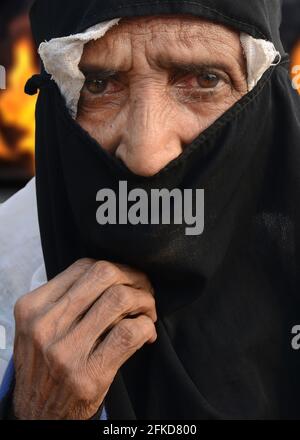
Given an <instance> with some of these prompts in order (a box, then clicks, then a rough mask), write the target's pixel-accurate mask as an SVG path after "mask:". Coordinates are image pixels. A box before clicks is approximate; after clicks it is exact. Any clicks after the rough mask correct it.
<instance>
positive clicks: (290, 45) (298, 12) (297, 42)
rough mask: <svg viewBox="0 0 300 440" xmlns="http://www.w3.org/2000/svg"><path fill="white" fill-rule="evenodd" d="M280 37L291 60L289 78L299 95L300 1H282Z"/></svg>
mask: <svg viewBox="0 0 300 440" xmlns="http://www.w3.org/2000/svg"><path fill="white" fill-rule="evenodd" d="M281 37H282V41H283V45H284V48H285V50H286V51H287V52H288V53H289V54H290V58H291V65H290V69H291V77H292V79H294V83H295V85H298V86H299V87H298V92H299V94H300V81H299V79H298V78H299V74H300V1H299V0H283V8H282V24H281Z"/></svg>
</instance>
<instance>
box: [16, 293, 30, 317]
mask: <svg viewBox="0 0 300 440" xmlns="http://www.w3.org/2000/svg"><path fill="white" fill-rule="evenodd" d="M14 316H15V320H16V322H24V321H27V320H28V319H29V318H30V296H29V294H26V295H23V296H21V297H20V298H19V299H18V300H17V301H16V303H15V306H14Z"/></svg>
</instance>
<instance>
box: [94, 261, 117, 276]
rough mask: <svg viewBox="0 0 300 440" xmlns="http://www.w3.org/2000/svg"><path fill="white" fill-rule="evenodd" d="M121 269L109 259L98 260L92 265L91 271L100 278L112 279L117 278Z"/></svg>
mask: <svg viewBox="0 0 300 440" xmlns="http://www.w3.org/2000/svg"><path fill="white" fill-rule="evenodd" d="M118 271H119V269H118V268H117V266H116V265H114V264H113V263H110V262H109V261H102V260H101V261H96V263H94V264H93V266H92V267H91V273H92V275H94V276H95V277H97V278H98V279H99V278H100V279H101V280H111V279H114V278H116V276H117V274H118Z"/></svg>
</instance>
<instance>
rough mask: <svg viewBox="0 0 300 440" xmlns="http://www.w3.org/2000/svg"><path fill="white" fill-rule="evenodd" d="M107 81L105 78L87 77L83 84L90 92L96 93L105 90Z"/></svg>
mask: <svg viewBox="0 0 300 440" xmlns="http://www.w3.org/2000/svg"><path fill="white" fill-rule="evenodd" d="M108 82H109V81H108V80H107V79H87V80H86V81H85V86H86V88H87V90H88V91H89V92H90V93H93V94H94V95H98V94H101V93H104V92H105V90H106V88H107V86H108Z"/></svg>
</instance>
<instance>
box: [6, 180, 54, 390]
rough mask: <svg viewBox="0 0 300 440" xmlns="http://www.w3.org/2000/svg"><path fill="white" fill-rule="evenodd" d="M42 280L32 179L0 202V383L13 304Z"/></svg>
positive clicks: (10, 344) (10, 340) (9, 347)
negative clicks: (2, 338) (2, 342)
mask: <svg viewBox="0 0 300 440" xmlns="http://www.w3.org/2000/svg"><path fill="white" fill-rule="evenodd" d="M46 280H47V278H46V273H45V266H44V259H43V255H42V248H41V242H40V233H39V226H38V218H37V206H36V194H35V179H32V180H31V181H30V182H29V183H28V184H27V185H26V186H25V187H24V188H23V189H22V190H21V191H19V192H17V193H16V194H15V195H14V196H12V197H11V198H10V199H9V200H8V201H6V202H5V203H3V204H1V205H0V326H2V329H3V328H4V329H5V333H6V348H5V349H1V348H0V383H1V380H2V376H3V374H4V370H5V368H6V366H7V363H8V361H9V359H10V357H11V355H12V351H13V341H14V333H15V329H14V317H13V308H14V304H15V302H16V300H17V299H18V298H19V297H20V296H22V295H24V294H26V293H27V292H30V291H32V290H33V289H35V288H36V287H38V286H40V285H42V284H44V283H45V282H46Z"/></svg>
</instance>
